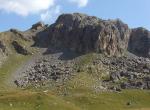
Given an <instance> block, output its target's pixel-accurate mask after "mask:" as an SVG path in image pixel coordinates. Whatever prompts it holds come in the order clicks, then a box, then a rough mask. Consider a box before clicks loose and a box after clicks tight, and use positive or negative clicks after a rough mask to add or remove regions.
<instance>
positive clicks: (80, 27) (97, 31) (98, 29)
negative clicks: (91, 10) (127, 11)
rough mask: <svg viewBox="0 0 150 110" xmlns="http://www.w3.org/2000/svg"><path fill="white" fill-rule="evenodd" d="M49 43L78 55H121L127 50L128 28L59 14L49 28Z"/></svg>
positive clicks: (109, 22)
mask: <svg viewBox="0 0 150 110" xmlns="http://www.w3.org/2000/svg"><path fill="white" fill-rule="evenodd" d="M48 32H49V36H50V44H51V46H53V47H56V48H69V49H70V50H72V51H75V52H79V53H87V52H91V51H92V52H101V53H105V54H107V55H110V56H113V55H117V56H118V55H121V54H123V52H124V51H125V50H126V49H127V46H128V39H129V36H130V29H129V28H128V26H127V25H126V24H124V23H123V22H122V21H120V20H114V21H113V20H108V21H105V20H101V19H99V18H96V17H94V16H87V15H85V14H79V13H74V14H63V15H61V16H60V17H59V18H58V19H57V21H56V23H54V24H53V25H51V26H50V27H49V30H48Z"/></svg>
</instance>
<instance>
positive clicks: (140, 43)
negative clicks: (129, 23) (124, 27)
mask: <svg viewBox="0 0 150 110" xmlns="http://www.w3.org/2000/svg"><path fill="white" fill-rule="evenodd" d="M128 50H129V51H130V52H131V53H134V54H136V55H137V56H142V57H150V32H149V31H148V30H146V29H144V28H136V29H133V30H132V33H131V36H130V40H129V46H128Z"/></svg>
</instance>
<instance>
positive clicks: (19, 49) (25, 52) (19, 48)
mask: <svg viewBox="0 0 150 110" xmlns="http://www.w3.org/2000/svg"><path fill="white" fill-rule="evenodd" d="M12 45H13V46H14V48H15V50H16V52H18V53H19V54H22V55H29V54H31V53H30V52H28V50H26V49H25V47H23V46H21V45H20V44H19V43H18V42H17V41H13V42H12Z"/></svg>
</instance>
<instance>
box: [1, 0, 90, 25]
mask: <svg viewBox="0 0 150 110" xmlns="http://www.w3.org/2000/svg"><path fill="white" fill-rule="evenodd" d="M64 2H66V4H68V3H73V4H76V5H77V6H78V7H85V6H86V5H87V4H88V0H64ZM60 5H61V2H60V0H0V12H5V13H15V14H17V15H20V16H29V15H32V14H37V15H39V16H40V19H41V20H42V21H44V22H47V23H50V22H53V20H55V19H56V17H58V15H59V14H60V12H62V10H60ZM68 5H69V4H68ZM62 7H63V6H62Z"/></svg>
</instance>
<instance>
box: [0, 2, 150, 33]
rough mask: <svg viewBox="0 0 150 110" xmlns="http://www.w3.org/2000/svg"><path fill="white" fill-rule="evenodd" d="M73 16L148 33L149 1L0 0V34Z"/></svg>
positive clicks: (149, 26) (149, 20)
mask: <svg viewBox="0 0 150 110" xmlns="http://www.w3.org/2000/svg"><path fill="white" fill-rule="evenodd" d="M74 12H80V13H85V14H88V15H92V16H97V17H99V18H102V19H117V18H119V19H121V20H122V21H123V22H124V23H126V24H128V25H129V27H131V28H135V27H145V28H147V29H149V30H150V0H0V32H1V31H7V30H9V29H10V28H16V29H19V30H22V31H24V30H27V29H28V28H30V27H31V26H32V24H35V23H36V22H38V21H43V22H44V23H46V24H52V23H54V22H55V20H56V19H57V17H58V16H59V15H60V14H62V13H74Z"/></svg>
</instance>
